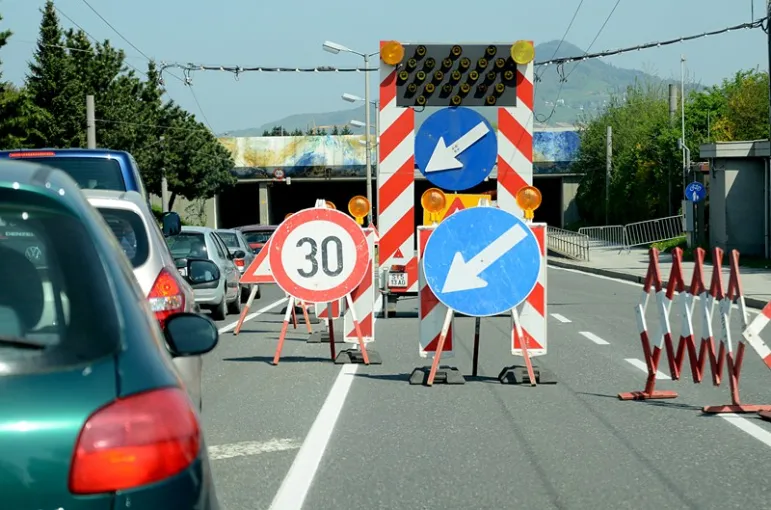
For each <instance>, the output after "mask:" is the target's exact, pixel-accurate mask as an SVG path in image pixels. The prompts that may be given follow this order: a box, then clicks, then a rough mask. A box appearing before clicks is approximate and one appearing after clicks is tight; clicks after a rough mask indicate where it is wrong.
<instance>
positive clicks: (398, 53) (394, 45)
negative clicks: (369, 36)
mask: <svg viewBox="0 0 771 510" xmlns="http://www.w3.org/2000/svg"><path fill="white" fill-rule="evenodd" d="M380 60H382V61H383V62H384V63H386V64H388V65H389V66H396V65H399V64H401V63H402V60H404V46H402V45H401V43H399V42H396V41H388V42H387V43H385V44H384V45H383V47H382V48H380Z"/></svg>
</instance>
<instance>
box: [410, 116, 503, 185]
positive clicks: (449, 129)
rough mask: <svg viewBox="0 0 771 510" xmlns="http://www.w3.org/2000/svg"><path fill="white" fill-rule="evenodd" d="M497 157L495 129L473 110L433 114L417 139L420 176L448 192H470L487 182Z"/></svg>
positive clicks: (416, 157)
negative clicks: (471, 189)
mask: <svg viewBox="0 0 771 510" xmlns="http://www.w3.org/2000/svg"><path fill="white" fill-rule="evenodd" d="M497 158H498V140H497V137H496V133H495V131H494V130H493V127H492V126H491V125H490V123H489V122H488V121H487V119H485V118H484V117H483V116H482V115H480V114H479V113H477V112H475V111H474V110H472V109H470V108H445V109H442V110H439V111H437V112H435V113H433V114H432V115H431V116H429V117H428V118H427V119H426V120H425V121H424V122H423V124H422V125H421V126H420V129H419V130H418V133H417V135H416V136H415V162H416V164H417V166H418V169H420V173H421V174H423V176H424V177H425V178H426V179H428V180H429V181H430V182H431V183H432V184H433V185H434V186H437V187H439V188H442V189H445V190H448V191H462V190H467V189H470V188H473V187H474V186H476V185H477V184H479V183H481V182H482V181H484V180H485V179H486V178H487V177H488V176H489V175H490V173H491V172H492V171H493V167H494V166H495V162H496V160H497Z"/></svg>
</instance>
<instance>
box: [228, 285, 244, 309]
mask: <svg viewBox="0 0 771 510" xmlns="http://www.w3.org/2000/svg"><path fill="white" fill-rule="evenodd" d="M228 313H232V314H233V315H237V314H240V313H241V291H240V290H239V291H238V294H236V298H235V299H234V300H233V301H231V302H230V303H228Z"/></svg>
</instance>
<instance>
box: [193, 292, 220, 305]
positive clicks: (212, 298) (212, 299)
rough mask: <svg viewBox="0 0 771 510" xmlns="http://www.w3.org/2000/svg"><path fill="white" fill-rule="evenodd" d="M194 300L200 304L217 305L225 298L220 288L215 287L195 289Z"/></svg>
mask: <svg viewBox="0 0 771 510" xmlns="http://www.w3.org/2000/svg"><path fill="white" fill-rule="evenodd" d="M193 293H194V294H195V302H196V303H198V304H199V305H201V306H206V305H218V304H220V303H221V302H222V300H223V299H225V296H224V294H223V292H222V289H221V288H216V289H195V290H194V291H193Z"/></svg>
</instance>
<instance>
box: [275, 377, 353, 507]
mask: <svg viewBox="0 0 771 510" xmlns="http://www.w3.org/2000/svg"><path fill="white" fill-rule="evenodd" d="M358 367H359V365H355V364H349V365H343V368H341V369H340V373H338V374H337V379H335V383H334V384H333V385H332V389H331V390H330V391H329V395H327V399H326V400H325V401H324V405H322V406H321V411H319V414H318V416H316V420H315V421H314V422H313V425H311V430H310V431H309V432H308V435H307V436H306V437H305V441H303V444H302V446H301V447H300V451H299V452H297V456H296V457H295V459H294V462H292V466H291V467H290V468H289V472H288V473H287V474H286V477H285V478H284V481H283V482H281V487H279V489H278V492H277V493H276V496H275V497H274V498H273V503H271V505H270V510H301V509H302V506H303V503H304V502H305V497H306V496H307V495H308V490H309V489H310V487H311V484H312V483H313V477H314V476H316V470H318V468H319V463H321V458H322V457H323V456H324V451H325V450H326V448H327V443H329V438H330V437H332V432H333V430H334V428H335V423H336V422H337V418H338V417H339V416H340V412H341V411H342V410H343V404H344V403H345V397H346V396H348V391H349V390H350V389H351V384H352V383H353V379H354V374H356V371H357V370H358Z"/></svg>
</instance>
